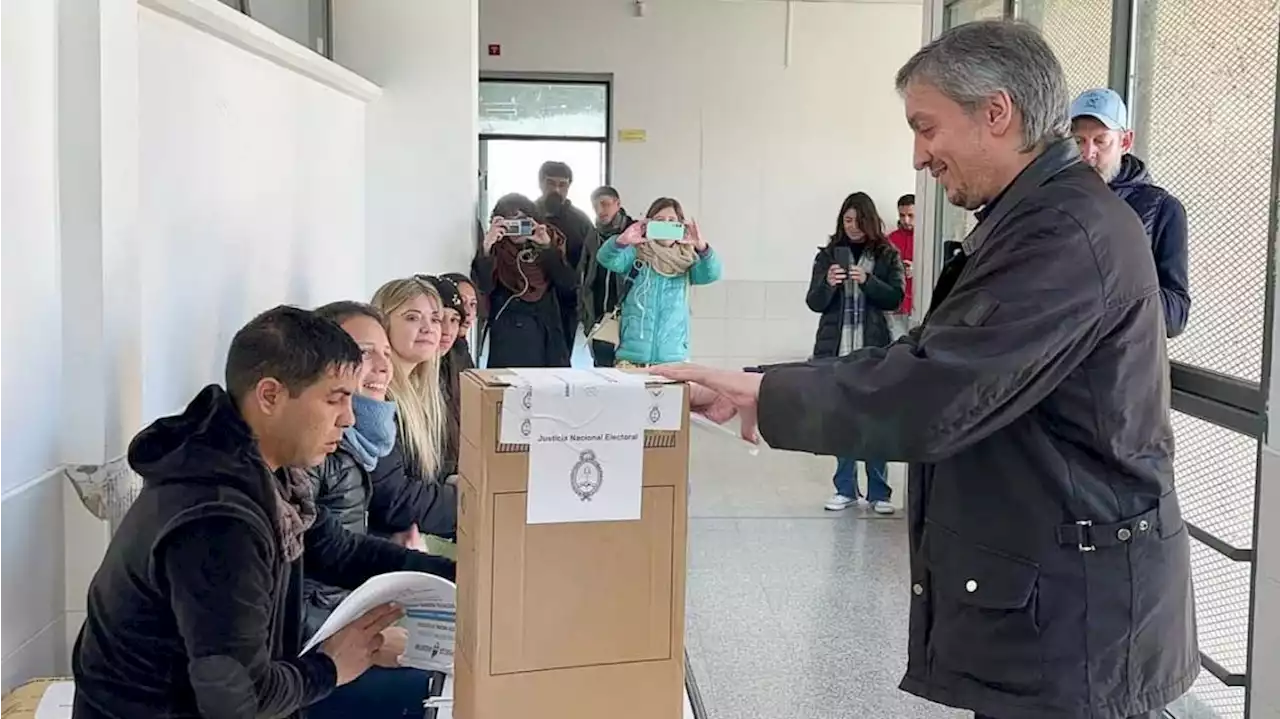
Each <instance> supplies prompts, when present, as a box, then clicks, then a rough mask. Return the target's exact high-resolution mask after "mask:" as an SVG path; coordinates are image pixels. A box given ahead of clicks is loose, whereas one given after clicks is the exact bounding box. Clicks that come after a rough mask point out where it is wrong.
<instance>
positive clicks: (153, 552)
mask: <svg viewBox="0 0 1280 719" xmlns="http://www.w3.org/2000/svg"><path fill="white" fill-rule="evenodd" d="M360 365H361V354H360V348H359V347H358V346H357V345H356V343H355V342H354V341H353V340H352V339H351V337H350V336H348V335H347V333H346V332H344V331H343V330H342V329H341V328H340V327H338V326H337V325H336V324H334V323H332V322H330V321H329V320H325V319H321V318H319V317H317V316H315V315H314V314H313V313H311V312H308V311H306V310H300V309H297V308H293V307H277V308H275V309H272V310H269V311H267V312H265V313H263V314H261V315H259V316H258V317H256V318H255V319H253V320H252V321H251V322H250V323H249V324H248V325H246V326H245V327H244V328H243V329H241V330H240V331H239V332H237V333H236V336H235V337H234V338H233V339H232V341H231V350H230V352H229V353H228V356H227V366H226V384H227V389H226V390H225V391H224V390H223V389H222V388H221V387H218V386H217V385H210V386H209V387H206V388H205V389H204V390H202V391H201V392H200V394H198V395H197V396H196V398H195V399H194V400H192V402H191V404H190V405H188V407H187V409H186V411H185V412H183V414H181V415H179V416H176V417H165V418H162V419H159V420H157V421H156V422H155V423H153V424H152V425H151V426H150V427H148V428H147V429H144V430H143V431H142V432H140V433H139V434H138V436H137V437H135V438H134V440H133V442H132V443H131V444H130V446H129V463H130V465H131V466H132V467H133V468H134V470H135V471H137V472H138V473H139V474H140V475H142V478H143V480H144V482H145V486H144V488H143V490H142V492H141V493H140V494H139V495H138V498H137V500H136V501H135V502H134V503H133V505H132V506H131V507H130V509H129V512H128V513H127V514H126V515H125V518H124V520H123V522H122V524H121V526H120V529H119V531H117V532H116V534H115V536H114V537H112V540H111V544H110V546H109V547H108V548H107V554H106V557H105V558H104V559H103V562H102V566H101V567H99V569H98V572H97V574H96V575H95V576H94V578H93V581H92V582H91V583H90V585H89V597H88V616H87V617H86V619H85V624H84V627H83V628H82V629H81V631H80V636H79V638H78V639H77V640H76V646H75V650H74V656H73V658H72V670H73V672H74V674H75V683H76V698H75V706H74V709H73V716H74V717H76V719H138V718H139V717H171V718H173V719H188V718H189V719H196V718H197V717H202V718H204V719H212V718H224V717H225V718H226V719H232V718H233V717H291V716H296V715H297V714H298V713H299V712H300V711H301V710H302V709H303V708H304V707H306V706H307V705H309V704H312V703H314V702H316V701H317V700H319V699H322V698H324V697H325V696H326V695H328V694H329V692H331V691H332V690H333V689H334V687H335V686H337V685H339V684H344V683H346V682H349V681H351V680H353V679H355V678H356V677H357V676H359V675H360V674H361V673H363V672H364V671H365V670H366V669H368V668H369V666H370V663H371V661H372V659H373V655H374V653H375V652H376V651H377V649H378V648H379V646H380V645H381V631H382V630H383V629H384V628H386V627H387V626H389V625H390V624H391V623H392V622H394V621H395V620H396V619H397V618H398V616H399V610H398V609H397V608H395V607H391V606H384V607H380V608H378V609H375V610H373V611H372V612H370V613H369V614H367V615H365V616H364V617H363V618H361V619H359V620H357V621H355V622H353V623H352V624H350V625H348V626H347V627H346V628H345V629H343V630H342V631H340V632H338V633H337V634H336V635H334V636H333V637H331V638H330V639H328V640H327V641H325V642H324V644H323V645H322V646H321V648H320V649H319V650H318V651H316V652H309V653H307V654H306V655H304V656H301V657H299V656H298V652H299V650H300V649H301V648H302V647H301V639H300V637H301V632H302V628H303V622H302V616H301V613H302V604H303V602H302V586H303V557H304V555H305V557H306V559H307V572H308V573H309V574H310V575H312V576H314V577H316V578H317V579H320V580H321V581H323V582H325V583H327V584H332V585H335V586H338V587H345V588H354V587H355V586H358V585H359V584H360V583H361V582H363V581H365V580H366V579H368V578H369V577H371V576H374V575H377V574H382V573H385V572H389V571H396V570H402V569H408V570H416V571H423V572H430V573H436V574H441V575H444V576H448V577H450V578H452V576H453V566H452V563H450V562H447V561H445V560H441V559H438V558H435V557H430V556H428V555H425V554H420V553H418V552H411V551H408V550H406V549H404V548H403V547H398V546H396V545H394V544H392V543H390V542H385V541H382V540H377V539H372V538H364V537H360V536H358V535H353V534H350V533H347V532H344V531H343V530H342V528H341V526H340V525H338V523H337V522H336V520H334V519H333V518H332V517H331V516H330V515H329V514H328V513H327V512H322V513H319V514H317V512H316V507H315V502H314V500H313V499H312V497H311V492H310V482H309V481H308V479H307V478H306V475H305V472H303V471H301V470H296V469H293V468H296V467H307V466H314V465H316V464H319V463H320V462H321V461H322V460H323V459H324V457H325V455H326V454H328V453H329V452H331V451H333V450H334V449H335V448H336V447H337V445H338V442H339V441H340V439H341V437H342V431H343V429H344V428H346V427H347V426H350V425H351V422H352V412H351V395H352V394H353V393H354V392H355V391H356V387H357V385H358V383H359V380H360Z"/></svg>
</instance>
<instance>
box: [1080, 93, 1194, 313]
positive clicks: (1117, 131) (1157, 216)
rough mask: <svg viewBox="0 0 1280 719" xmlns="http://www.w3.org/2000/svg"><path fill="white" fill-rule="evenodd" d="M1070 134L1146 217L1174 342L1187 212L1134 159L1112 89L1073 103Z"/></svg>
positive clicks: (1184, 295)
mask: <svg viewBox="0 0 1280 719" xmlns="http://www.w3.org/2000/svg"><path fill="white" fill-rule="evenodd" d="M1071 133H1072V134H1073V135H1075V138H1076V143H1077V144H1078V145H1079V146H1080V155H1081V156H1082V157H1083V158H1084V161H1085V162H1087V163H1088V164H1089V165H1090V166H1091V167H1093V169H1095V170H1097V171H1098V174H1099V175H1101V176H1102V179H1103V180H1105V181H1106V182H1107V184H1108V185H1110V187H1111V189H1112V190H1113V191H1115V193H1116V195H1118V196H1119V197H1120V199H1122V200H1124V201H1125V202H1126V203H1128V204H1129V206H1130V207H1132V208H1133V211H1134V212H1136V213H1138V217H1140V218H1142V224H1143V226H1144V227H1146V229H1147V237H1149V238H1150V239H1151V251H1152V255H1153V256H1154V257H1155V261H1156V276H1157V279H1158V280H1159V282H1160V295H1161V299H1163V300H1164V321H1165V327H1166V330H1167V332H1168V335H1169V336H1170V337H1176V336H1178V335H1179V334H1181V333H1182V330H1183V329H1185V328H1186V326H1187V317H1188V315H1189V314H1190V312H1191V293H1190V291H1189V290H1188V288H1187V212H1186V210H1185V209H1183V207H1182V203H1181V202H1179V201H1178V198H1176V197H1174V196H1173V195H1171V194H1169V191H1168V190H1166V189H1164V188H1163V187H1160V186H1159V185H1156V184H1154V183H1152V182H1151V175H1149V174H1148V173H1147V168H1146V165H1144V164H1143V162H1142V160H1139V159H1138V158H1137V157H1135V156H1134V155H1133V154H1132V150H1133V130H1132V129H1131V128H1130V126H1129V110H1128V108H1127V107H1125V104H1124V100H1122V99H1121V98H1120V95H1119V94H1118V93H1116V92H1115V91H1114V90H1111V89H1108V88H1098V89H1095V90H1086V91H1085V92H1083V93H1081V94H1080V96H1079V97H1077V98H1076V100H1075V102H1073V103H1071Z"/></svg>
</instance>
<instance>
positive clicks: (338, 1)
mask: <svg viewBox="0 0 1280 719" xmlns="http://www.w3.org/2000/svg"><path fill="white" fill-rule="evenodd" d="M332 12H333V15H332V17H333V53H334V55H333V56H334V59H335V60H337V61H338V62H339V63H340V64H342V65H343V66H345V67H349V68H351V69H352V70H354V71H356V72H357V73H359V74H360V75H362V76H364V77H367V78H369V79H370V80H372V81H373V82H375V83H377V84H378V85H379V86H380V87H381V88H382V96H381V97H380V98H378V99H377V100H376V101H374V102H373V103H372V104H371V105H370V107H369V126H368V127H369V135H368V224H367V228H368V232H367V237H368V253H367V258H368V264H367V277H368V281H369V287H370V290H371V291H372V290H373V289H376V288H377V286H378V285H380V284H382V283H383V282H385V281H386V280H389V279H392V278H395V277H404V276H406V275H409V274H413V273H415V272H426V273H442V272H451V271H455V272H466V271H467V268H468V266H469V263H470V261H471V254H472V250H473V248H474V239H473V231H474V230H473V224H474V222H475V219H474V218H475V209H474V208H475V200H476V187H477V181H476V142H475V137H476V90H477V85H476V77H477V63H476V23H477V20H476V0H431V1H430V2H405V1H404V0H334V2H333V11H332Z"/></svg>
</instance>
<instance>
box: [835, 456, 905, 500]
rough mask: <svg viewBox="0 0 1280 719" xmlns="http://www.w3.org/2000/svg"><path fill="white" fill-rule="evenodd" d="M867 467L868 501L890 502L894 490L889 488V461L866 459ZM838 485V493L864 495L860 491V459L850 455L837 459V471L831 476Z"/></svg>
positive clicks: (849, 495) (855, 496) (864, 462)
mask: <svg viewBox="0 0 1280 719" xmlns="http://www.w3.org/2000/svg"><path fill="white" fill-rule="evenodd" d="M862 463H863V464H864V465H866V467H867V501H868V502H888V501H889V497H890V496H891V495H892V494H893V490H891V489H890V488H889V467H888V463H886V462H882V461H879V460H874V459H864V460H862ZM831 481H832V483H833V484H835V486H836V494H840V495H843V496H845V497H852V498H854V499H857V498H858V497H860V496H862V495H861V493H859V492H858V460H856V459H850V458H849V457H839V458H837V459H836V473H835V476H833V477H832V478H831Z"/></svg>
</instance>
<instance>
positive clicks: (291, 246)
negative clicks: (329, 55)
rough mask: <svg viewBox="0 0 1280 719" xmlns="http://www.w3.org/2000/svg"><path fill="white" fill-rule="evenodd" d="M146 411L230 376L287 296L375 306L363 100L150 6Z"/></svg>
mask: <svg viewBox="0 0 1280 719" xmlns="http://www.w3.org/2000/svg"><path fill="white" fill-rule="evenodd" d="M138 42H139V45H138V48H139V56H138V67H139V87H138V92H139V100H138V106H139V122H140V133H139V136H140V141H139V151H140V155H141V159H140V166H139V172H140V175H139V178H140V186H139V240H140V247H141V257H142V262H143V269H142V276H143V278H144V279H143V293H142V308H141V310H142V314H141V317H140V318H139V319H140V321H141V326H142V328H143V331H144V333H145V334H144V335H143V363H144V366H145V368H146V385H145V389H144V401H143V414H144V416H145V417H148V418H149V417H154V416H157V415H159V414H162V413H167V412H170V411H172V410H174V409H176V408H178V407H181V406H183V405H185V404H186V402H187V400H189V399H190V397H191V395H192V393H193V392H194V391H195V390H196V389H198V388H199V387H200V386H201V385H203V384H207V383H209V382H220V381H221V380H222V369H223V362H224V360H225V358H226V350H227V347H228V345H229V344H230V342H231V337H232V335H233V334H234V333H235V331H236V330H237V329H239V328H240V326H241V325H243V324H244V323H245V322H246V321H247V320H248V319H249V318H251V317H252V316H254V315H255V314H257V313H258V312H261V311H262V310H264V309H267V308H269V307H272V306H274V305H276V304H280V303H282V302H289V303H293V304H300V305H303V306H314V305H316V304H320V303H323V302H328V301H331V300H337V299H366V298H367V295H368V291H367V288H366V286H365V281H364V257H365V243H364V172H363V167H364V134H365V124H364V112H365V105H364V103H363V102H361V101H360V100H357V99H355V98H353V97H350V96H348V95H345V94H343V93H341V92H339V91H338V90H335V89H333V88H331V87H328V86H326V85H323V84H321V83H319V82H316V81H315V80H312V79H310V78H307V77H303V76H301V75H299V74H297V73H296V72H293V71H291V70H289V69H286V68H283V67H281V66H279V65H278V64H276V63H274V62H272V61H270V60H267V59H265V58H263V57H259V56H257V55H253V54H250V53H247V52H245V51H244V50H243V49H241V48H239V47H236V46H233V45H231V44H230V43H227V42H225V41H223V40H221V39H218V38H216V37H211V36H210V35H208V34H206V33H203V32H201V31H199V30H197V29H195V28H193V27H192V26H190V25H188V24H186V23H184V22H182V21H179V20H176V19H174V18H172V17H169V16H166V15H161V14H159V13H156V12H153V11H151V10H147V9H142V10H140V11H139V36H138Z"/></svg>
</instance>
